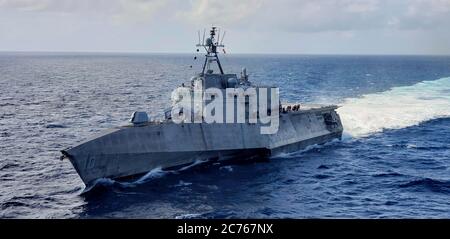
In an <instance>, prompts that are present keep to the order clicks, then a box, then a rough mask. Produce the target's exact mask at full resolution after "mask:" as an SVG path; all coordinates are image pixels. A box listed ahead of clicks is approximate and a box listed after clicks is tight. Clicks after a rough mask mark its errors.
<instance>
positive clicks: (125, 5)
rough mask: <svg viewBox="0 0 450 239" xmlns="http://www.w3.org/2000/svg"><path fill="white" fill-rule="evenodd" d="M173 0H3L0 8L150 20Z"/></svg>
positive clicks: (0, 1)
mask: <svg viewBox="0 0 450 239" xmlns="http://www.w3.org/2000/svg"><path fill="white" fill-rule="evenodd" d="M170 3H173V1H172V0H0V10H2V9H3V10H16V11H21V12H30V13H36V12H37V13H52V14H55V13H56V14H72V15H89V14H91V15H96V16H101V17H106V18H107V19H110V20H113V21H115V22H117V21H119V22H121V21H124V22H135V21H141V20H142V21H147V20H150V19H152V17H153V16H154V15H155V14H156V13H157V12H158V10H160V9H162V8H164V7H166V6H167V5H169V4H170Z"/></svg>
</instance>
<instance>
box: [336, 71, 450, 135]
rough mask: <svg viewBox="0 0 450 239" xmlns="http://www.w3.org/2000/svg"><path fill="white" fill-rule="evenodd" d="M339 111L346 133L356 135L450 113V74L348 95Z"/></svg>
mask: <svg viewBox="0 0 450 239" xmlns="http://www.w3.org/2000/svg"><path fill="white" fill-rule="evenodd" d="M338 112H339V114H340V116H341V118H342V122H343V125H344V129H345V134H347V135H350V136H352V137H356V138H357V137H364V136H368V135H371V134H373V133H378V132H381V131H383V130H384V129H400V128H405V127H409V126H414V125H417V124H419V123H421V122H424V121H428V120H432V119H436V118H443V117H450V78H442V79H439V80H434V81H423V82H420V83H417V84H415V85H412V86H402V87H394V88H392V89H391V90H388V91H385V92H381V93H375V94H368V95H364V96H362V97H361V98H351V99H347V100H345V102H344V103H343V105H342V107H341V108H340V109H339V110H338Z"/></svg>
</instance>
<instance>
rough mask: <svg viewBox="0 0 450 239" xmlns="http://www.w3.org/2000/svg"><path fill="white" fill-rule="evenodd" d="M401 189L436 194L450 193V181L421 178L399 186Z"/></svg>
mask: <svg viewBox="0 0 450 239" xmlns="http://www.w3.org/2000/svg"><path fill="white" fill-rule="evenodd" d="M400 187H401V188H414V189H416V190H418V191H420V190H430V191H433V192H438V193H450V181H441V180H437V179H431V178H421V179H417V180H413V181H410V182H407V183H404V184H401V185H400Z"/></svg>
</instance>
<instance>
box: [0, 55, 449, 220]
mask: <svg viewBox="0 0 450 239" xmlns="http://www.w3.org/2000/svg"><path fill="white" fill-rule="evenodd" d="M200 59H201V58H200ZM221 60H222V64H223V66H224V69H225V71H226V72H230V73H239V72H240V70H241V67H244V66H245V67H246V68H247V69H248V72H249V74H250V80H251V81H253V82H255V83H258V84H265V85H278V86H279V87H280V93H281V96H282V101H289V102H304V103H328V104H338V105H340V106H341V108H340V109H339V113H340V115H341V117H342V120H343V124H344V127H345V133H344V137H343V139H342V141H333V142H330V143H328V144H326V145H322V146H314V147H310V148H309V149H308V150H305V151H301V152H296V153H292V154H284V155H276V156H274V157H272V158H271V159H270V160H268V161H263V162H248V163H243V164H234V165H199V166H198V167H192V168H187V169H184V170H179V171H169V172H163V171H160V170H159V171H158V170H155V171H152V172H149V173H148V174H147V175H145V176H143V177H142V178H140V179H137V180H136V181H134V182H117V181H114V180H106V179H105V180H102V181H100V182H99V183H98V184H97V185H96V186H95V187H94V188H91V189H90V191H89V192H87V193H84V194H82V192H83V191H85V190H86V189H85V186H84V184H83V183H82V181H81V180H80V178H79V177H78V175H77V173H76V172H75V170H74V169H73V167H72V166H71V164H70V162H69V161H67V160H64V161H60V160H59V157H60V153H59V151H60V150H61V149H65V148H67V147H69V146H71V145H74V144H76V143H77V142H80V141H82V140H84V139H86V138H88V137H89V136H92V135H94V134H96V133H98V132H99V131H102V130H104V129H107V128H110V127H113V126H117V125H123V124H126V123H127V120H128V119H129V117H130V115H131V114H132V112H134V111H146V112H148V113H149V114H150V115H151V116H152V117H158V115H160V114H161V113H162V112H163V109H164V108H165V107H167V106H169V104H170V94H171V92H172V90H173V89H175V88H176V87H177V86H179V85H181V84H182V83H187V82H189V80H190V77H191V76H192V75H194V74H195V73H196V72H197V71H199V70H200V67H201V66H200V65H201V61H200V60H197V61H195V60H193V55H177V54H166V55H155V54H87V53H86V54H84V53H83V54H82V53H78V54H74V53H58V54H56V53H0V218H449V217H450V78H449V77H450V57H446V56H306V55H224V56H222V58H221ZM191 66H192V67H191Z"/></svg>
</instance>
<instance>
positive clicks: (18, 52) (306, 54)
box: [0, 50, 450, 57]
mask: <svg viewBox="0 0 450 239" xmlns="http://www.w3.org/2000/svg"><path fill="white" fill-rule="evenodd" d="M2 53H13V54H14V53H17V54H26V53H31V54H105V55H114V54H130V55H189V54H194V55H195V54H203V53H198V52H150V51H148V52H147V51H54V50H31V51H30V50H12V51H11V50H0V54H2ZM220 55H287V56H289V55H291V56H295V55H302V56H443V57H445V56H450V54H447V53H444V54H422V53H361V54H358V53H286V52H280V53H271V52H256V53H254V52H237V53H225V54H223V53H221V54H220Z"/></svg>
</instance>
